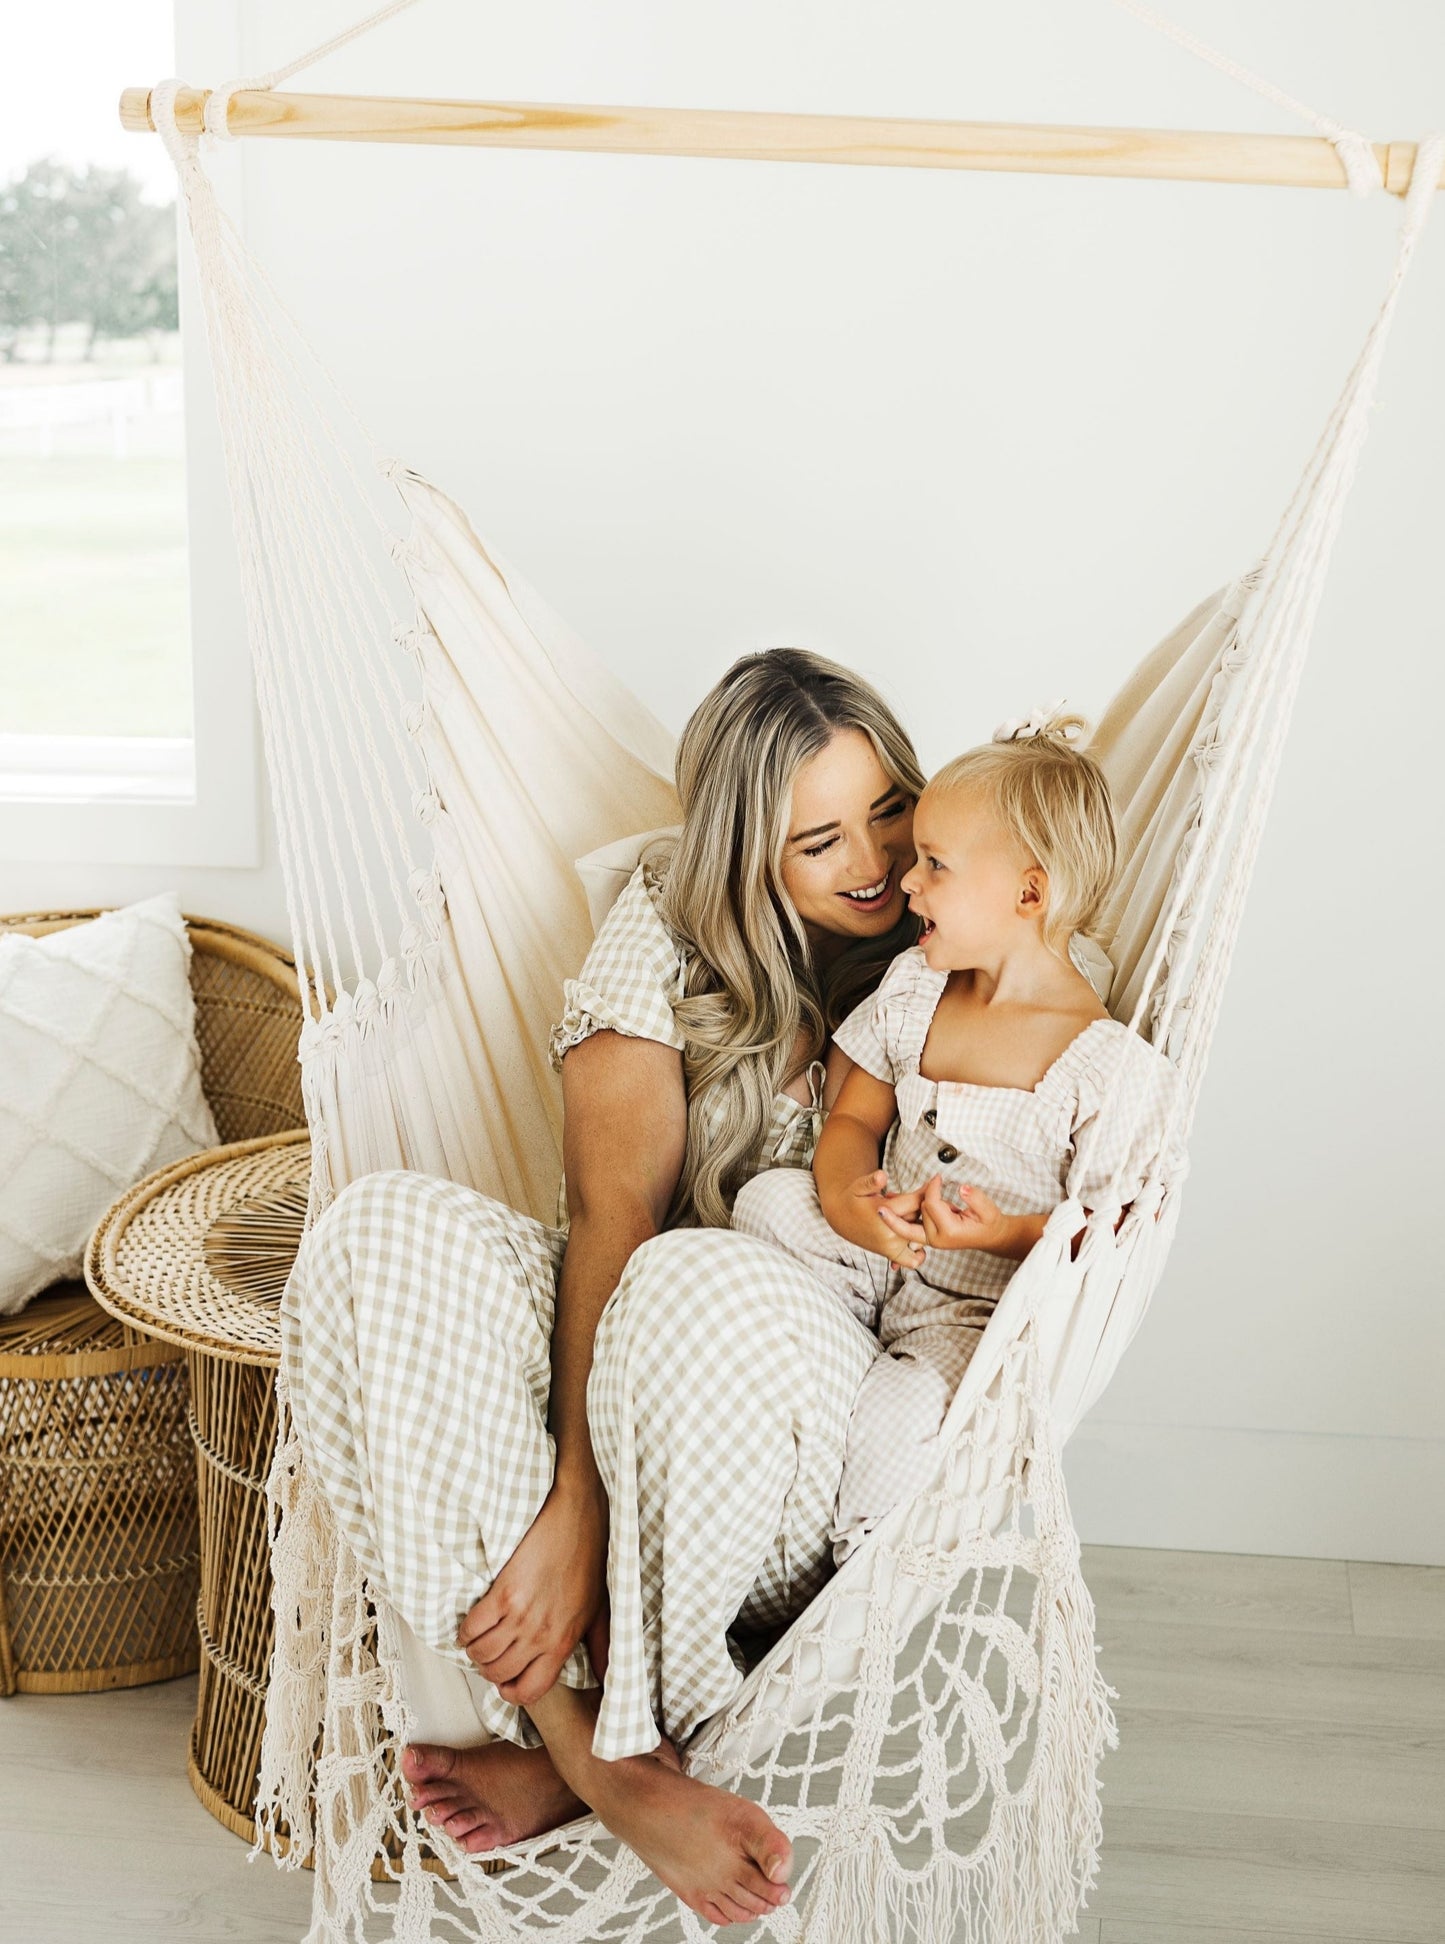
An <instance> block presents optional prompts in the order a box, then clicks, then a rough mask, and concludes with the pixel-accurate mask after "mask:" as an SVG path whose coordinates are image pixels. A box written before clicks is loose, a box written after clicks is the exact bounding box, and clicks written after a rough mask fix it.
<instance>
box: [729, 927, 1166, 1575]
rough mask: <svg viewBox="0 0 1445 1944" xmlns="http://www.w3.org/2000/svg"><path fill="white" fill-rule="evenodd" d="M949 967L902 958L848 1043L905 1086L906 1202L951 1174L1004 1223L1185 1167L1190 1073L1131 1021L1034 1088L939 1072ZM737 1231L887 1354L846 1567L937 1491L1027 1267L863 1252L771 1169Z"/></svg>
mask: <svg viewBox="0 0 1445 1944" xmlns="http://www.w3.org/2000/svg"><path fill="white" fill-rule="evenodd" d="M947 983H948V974H947V973H946V972H939V971H935V970H933V969H932V968H931V967H930V966H929V964H928V962H927V960H926V959H925V957H924V955H923V951H922V949H921V948H920V947H917V946H915V947H914V948H913V949H912V950H910V951H907V952H904V953H902V954H900V956H899V957H898V958H896V959H895V960H894V961H893V963H892V965H890V966H889V968H888V970H887V972H885V973H884V975H883V979H882V982H881V983H880V985H879V987H878V990H877V992H875V993H874V995H873V996H872V998H871V999H867V1000H865V1001H864V1003H863V1004H862V1005H861V1006H859V1007H858V1008H857V1010H856V1011H855V1012H853V1013H851V1014H850V1015H849V1017H848V1018H847V1019H846V1020H844V1022H843V1024H842V1025H841V1026H840V1027H839V1028H838V1031H837V1033H836V1034H835V1036H834V1038H835V1043H836V1044H837V1045H838V1046H839V1047H840V1048H841V1049H842V1051H843V1052H845V1053H846V1054H847V1055H848V1057H849V1058H850V1059H851V1060H853V1061H854V1062H855V1063H856V1064H857V1065H858V1066H861V1067H863V1068H864V1069H865V1070H866V1071H867V1072H869V1073H871V1074H872V1075H873V1076H874V1078H875V1079H878V1080H883V1081H886V1082H887V1083H888V1084H889V1085H890V1086H892V1087H893V1088H894V1090H895V1093H896V1096H897V1101H898V1118H897V1120H896V1121H895V1122H894V1124H893V1127H892V1130H891V1131H890V1133H889V1136H888V1142H887V1146H886V1147H885V1149H884V1154H883V1166H884V1168H885V1169H886V1171H887V1174H888V1184H889V1188H890V1189H891V1190H892V1191H893V1192H895V1193H904V1192H907V1191H908V1190H909V1189H912V1188H919V1187H922V1186H923V1184H924V1183H925V1182H926V1181H928V1180H930V1179H931V1178H932V1176H934V1175H935V1174H937V1175H941V1176H942V1177H943V1182H944V1186H945V1190H946V1189H947V1188H949V1187H951V1186H959V1185H963V1184H965V1183H968V1184H972V1185H973V1186H975V1187H978V1188H981V1189H982V1190H983V1191H984V1193H985V1194H987V1195H989V1196H990V1197H991V1198H992V1199H993V1200H994V1201H995V1202H996V1203H997V1204H998V1207H999V1208H1000V1209H1001V1210H1002V1211H1003V1213H1004V1214H1005V1215H1029V1214H1047V1213H1048V1212H1049V1211H1051V1210H1052V1209H1054V1208H1057V1207H1058V1205H1059V1203H1060V1202H1061V1201H1063V1200H1064V1199H1065V1198H1066V1197H1068V1196H1072V1197H1073V1198H1074V1199H1075V1200H1076V1201H1078V1202H1080V1203H1081V1204H1082V1205H1083V1206H1084V1207H1085V1208H1088V1209H1093V1208H1095V1207H1098V1206H1100V1205H1101V1204H1102V1203H1103V1202H1104V1201H1105V1199H1106V1198H1110V1199H1112V1201H1114V1202H1117V1203H1118V1204H1119V1205H1121V1206H1123V1205H1125V1204H1127V1203H1128V1202H1130V1201H1132V1200H1133V1198H1134V1197H1135V1195H1137V1194H1138V1192H1139V1190H1140V1188H1141V1187H1142V1186H1143V1182H1144V1179H1145V1176H1146V1174H1158V1175H1160V1176H1161V1177H1163V1178H1165V1179H1168V1180H1171V1181H1177V1180H1178V1179H1180V1178H1181V1176H1182V1174H1183V1171H1184V1166H1185V1163H1184V1157H1183V1150H1182V1146H1181V1144H1180V1142H1179V1141H1178V1139H1177V1137H1174V1138H1171V1139H1169V1141H1168V1143H1167V1152H1166V1153H1163V1154H1161V1149H1163V1148H1164V1147H1165V1144H1166V1135H1167V1133H1168V1131H1169V1123H1170V1119H1171V1108H1172V1105H1173V1102H1174V1099H1175V1096H1176V1093H1177V1084H1178V1083H1177V1076H1176V1075H1175V1072H1174V1069H1173V1067H1172V1066H1171V1065H1170V1064H1169V1062H1168V1061H1167V1060H1166V1059H1165V1058H1164V1057H1163V1056H1162V1055H1161V1054H1159V1053H1156V1052H1155V1050H1154V1048H1153V1047H1152V1046H1150V1045H1149V1044H1148V1043H1147V1042H1146V1041H1144V1040H1142V1039H1140V1038H1139V1036H1138V1035H1137V1034H1136V1033H1131V1032H1130V1031H1129V1029H1128V1028H1127V1027H1126V1026H1121V1025H1120V1024H1119V1023H1118V1021H1117V1020H1113V1019H1099V1020H1095V1021H1094V1022H1093V1023H1092V1024H1091V1025H1089V1026H1086V1027H1085V1028H1084V1030H1083V1031H1082V1032H1081V1033H1079V1034H1078V1035H1077V1037H1076V1038H1075V1039H1074V1040H1072V1041H1071V1042H1070V1044H1069V1045H1068V1046H1067V1047H1066V1048H1065V1049H1064V1051H1063V1052H1062V1053H1061V1054H1060V1055H1059V1057H1058V1059H1056V1060H1055V1061H1054V1063H1053V1065H1052V1066H1051V1067H1050V1068H1049V1070H1048V1072H1047V1073H1045V1074H1044V1076H1043V1078H1042V1079H1041V1080H1040V1081H1039V1082H1038V1084H1037V1086H1035V1087H1033V1088H1023V1087H995V1086H979V1085H975V1084H973V1083H970V1082H964V1081H954V1080H929V1079H927V1078H925V1076H924V1075H923V1074H922V1073H921V1072H920V1071H919V1063H920V1061H921V1059H922V1056H923V1047H924V1042H925V1040H926V1039H927V1038H928V1029H929V1026H930V1025H931V1023H932V1020H933V1015H934V1012H935V1011H936V1010H937V1007H938V1002H939V1000H940V999H941V998H942V996H943V991H944V988H945V986H946V985H947ZM733 1224H734V1227H735V1228H737V1229H740V1230H742V1231H743V1232H745V1233H747V1234H749V1235H753V1236H756V1237H757V1238H758V1239H759V1240H762V1241H768V1242H771V1243H773V1244H774V1245H775V1246H776V1247H778V1248H781V1249H784V1250H786V1251H787V1252H788V1253H789V1254H790V1255H792V1256H794V1257H795V1258H796V1259H797V1260H798V1261H799V1262H802V1263H804V1264H806V1265H807V1267H808V1268H809V1269H810V1270H811V1271H812V1272H813V1274H814V1275H816V1276H817V1277H818V1278H819V1280H820V1281H821V1282H823V1283H825V1284H826V1285H827V1286H828V1288H830V1289H831V1290H832V1291H833V1292H834V1294H835V1296H836V1297H838V1298H839V1299H841V1302H842V1304H843V1305H844V1307H846V1309H847V1310H848V1312H849V1314H850V1315H853V1316H855V1317H857V1318H858V1320H859V1321H860V1322H862V1323H863V1324H865V1325H866V1326H868V1327H870V1328H876V1329H877V1332H878V1337H879V1341H880V1342H881V1344H882V1345H883V1347H884V1349H885V1350H886V1351H887V1353H888V1354H887V1355H886V1356H883V1357H880V1358H878V1360H877V1361H876V1363H875V1364H874V1365H873V1366H872V1368H871V1369H870V1370H869V1372H868V1374H867V1376H866V1377H865V1378H864V1380H863V1383H862V1385H861V1387H860V1389H859V1392H858V1397H857V1402H856V1403H855V1405H854V1409H853V1420H852V1423H851V1425H850V1427H849V1431H848V1449H847V1457H846V1462H845V1464H844V1469H843V1477H842V1480H841V1483H840V1486H839V1493H838V1506H837V1512H836V1516H835V1521H834V1528H833V1533H832V1538H833V1544H834V1551H835V1555H836V1557H837V1558H838V1559H839V1560H842V1559H845V1558H846V1557H847V1555H848V1554H849V1553H850V1552H851V1551H852V1550H853V1548H854V1547H855V1546H856V1545H857V1544H858V1542H859V1540H860V1539H861V1538H862V1537H863V1535H864V1534H865V1533H866V1532H868V1531H869V1530H870V1529H871V1528H872V1527H873V1526H874V1525H876V1524H877V1522H878V1520H879V1519H880V1518H882V1517H883V1515H884V1514H885V1513H886V1512H888V1511H889V1510H891V1508H892V1507H893V1506H895V1505H897V1504H899V1503H900V1502H901V1501H902V1500H903V1499H905V1498H909V1497H911V1496H912V1495H913V1493H914V1492H916V1491H918V1490H919V1489H921V1488H922V1486H924V1485H925V1484H926V1483H927V1482H928V1479H929V1477H930V1475H931V1474H932V1472H933V1469H934V1466H935V1464H936V1461H937V1457H938V1446H937V1439H938V1433H939V1430H940V1428H941V1426H942V1423H943V1418H944V1415H945V1413H946V1412H947V1410H948V1406H949V1404H950V1402H951V1401H952V1398H953V1394H954V1392H955V1391H956V1390H957V1389H958V1386H959V1383H960V1381H961V1380H962V1377H963V1373H964V1371H965V1370H966V1369H967V1368H968V1364H969V1359H970V1358H971V1357H972V1355H973V1353H974V1351H975V1349H976V1348H977V1347H978V1342H979V1339H980V1337H981V1336H982V1334H983V1330H984V1326H985V1325H986V1324H987V1322H988V1319H989V1317H990V1316H991V1315H992V1314H993V1310H994V1305H995V1304H996V1303H997V1301H998V1299H999V1297H1000V1295H1001V1294H1002V1293H1003V1291H1004V1289H1005V1288H1006V1287H1007V1286H1008V1282H1009V1279H1010V1278H1011V1277H1012V1275H1013V1273H1014V1271H1015V1269H1016V1268H1017V1266H1018V1265H1017V1264H1016V1263H1014V1262H1012V1261H1009V1260H1008V1259H1006V1258H1005V1257H1003V1256H997V1255H990V1254H987V1253H986V1252H985V1251H983V1250H981V1249H930V1250H929V1251H928V1253H927V1255H926V1256H925V1258H924V1261H923V1265H922V1267H921V1268H919V1269H900V1268H898V1267H896V1266H895V1265H894V1264H893V1263H891V1262H890V1261H889V1260H888V1259H887V1258H886V1257H885V1256H880V1255H874V1254H873V1253H872V1252H871V1251H869V1250H867V1249H860V1248H857V1247H856V1246H855V1245H854V1244H853V1243H851V1242H846V1241H844V1239H843V1238H842V1236H840V1235H838V1234H837V1233H836V1232H835V1231H834V1230H833V1229H832V1228H831V1227H830V1226H829V1224H828V1222H827V1220H826V1218H825V1217H824V1215H823V1211H822V1209H821V1207H820V1206H819V1203H818V1190H817V1186H816V1184H815V1183H814V1180H813V1177H812V1174H811V1172H809V1173H803V1172H801V1171H800V1170H798V1169H796V1168H794V1169H790V1170H789V1171H787V1172H786V1173H783V1172H780V1171H774V1172H770V1173H767V1174H760V1175H758V1176H755V1177H754V1179H753V1180H752V1181H750V1182H748V1183H747V1184H746V1185H745V1186H744V1188H743V1190H742V1192H741V1193H740V1194H739V1196H738V1199H737V1205H736V1207H735V1209H734V1211H733Z"/></svg>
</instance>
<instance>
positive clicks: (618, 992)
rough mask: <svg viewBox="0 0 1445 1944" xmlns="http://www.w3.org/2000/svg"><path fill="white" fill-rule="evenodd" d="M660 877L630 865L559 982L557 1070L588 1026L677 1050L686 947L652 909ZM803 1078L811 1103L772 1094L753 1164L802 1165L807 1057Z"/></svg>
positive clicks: (809, 1124)
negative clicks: (588, 943) (581, 956)
mask: <svg viewBox="0 0 1445 1944" xmlns="http://www.w3.org/2000/svg"><path fill="white" fill-rule="evenodd" d="M664 877H665V871H664V869H663V867H661V866H659V865H656V864H642V865H639V866H638V868H637V870H636V871H634V872H633V874H632V877H631V880H630V881H629V883H628V884H627V886H626V887H625V889H624V890H623V891H622V892H621V893H620V894H619V896H618V898H617V901H616V903H615V904H614V905H613V907H612V909H611V910H610V911H609V912H608V914H607V917H606V918H605V919H604V920H603V923H602V926H601V929H600V930H599V931H598V933H597V937H596V939H595V940H594V941H593V945H592V949H591V951H590V952H589V953H588V954H587V957H586V960H585V961H584V963H583V966H582V970H581V971H580V972H579V973H578V975H577V977H576V978H575V979H569V980H568V981H567V983H566V986H565V987H564V996H563V1013H562V1018H561V1019H560V1020H559V1022H558V1023H557V1025H556V1026H555V1027H553V1029H552V1040H551V1047H550V1051H551V1057H552V1064H553V1066H554V1067H556V1068H557V1069H558V1070H559V1071H560V1069H561V1065H562V1060H563V1056H564V1055H565V1054H566V1053H567V1052H569V1051H570V1049H571V1048H572V1047H574V1046H576V1045H578V1044H579V1043H580V1042H581V1041H582V1040H584V1039H586V1038H588V1036H589V1035H590V1034H592V1033H600V1032H611V1033H624V1034H626V1035H627V1036H628V1037H629V1038H632V1039H650V1040H656V1041H657V1042H658V1043H659V1044H660V1045H662V1046H671V1047H675V1048H676V1049H677V1050H678V1051H679V1052H681V1051H682V1048H683V1046H684V1045H685V1044H686V1042H685V1040H684V1037H683V1034H682V1031H681V1029H680V1027H679V1026H678V1023H677V1019H676V1017H675V1015H674V1012H673V1008H674V1007H675V1006H676V1005H677V1003H678V1001H679V1000H680V999H681V998H682V996H683V982H684V979H685V976H686V972H687V954H686V952H685V951H684V949H683V947H682V946H681V945H680V944H679V943H678V942H677V940H676V939H675V938H674V937H673V935H672V933H671V932H670V931H669V930H668V928H667V926H666V924H664V922H663V919H662V914H661V911H660V910H659V908H658V899H659V897H660V894H661V891H662V885H663V881H664ZM808 1078H809V1082H810V1085H811V1089H812V1102H811V1104H808V1103H805V1102H803V1101H800V1100H794V1099H792V1097H791V1096H790V1095H788V1094H778V1095H776V1096H775V1098H774V1101H773V1116H772V1121H771V1123H770V1124H769V1127H768V1130H767V1133H766V1135H765V1136H764V1138H763V1143H762V1146H761V1148H760V1149H759V1152H758V1159H757V1165H758V1167H759V1168H806V1167H807V1165H808V1163H809V1162H810V1161H811V1159H812V1157H813V1148H814V1146H815V1145H816V1143H817V1139H818V1127H819V1121H820V1103H821V1100H822V1092H821V1083H822V1068H821V1066H819V1065H816V1064H815V1065H814V1067H813V1068H811V1069H810V1070H809V1075H808ZM720 1113H721V1109H720V1108H719V1115H720ZM706 1131H707V1130H706V1128H704V1129H703V1133H704V1134H705V1133H706Z"/></svg>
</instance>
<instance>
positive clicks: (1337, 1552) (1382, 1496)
mask: <svg viewBox="0 0 1445 1944" xmlns="http://www.w3.org/2000/svg"><path fill="white" fill-rule="evenodd" d="M1065 1470H1066V1473H1067V1476H1068V1486H1069V1497H1070V1500H1071V1502H1072V1505H1073V1509H1074V1517H1075V1520H1076V1522H1077V1524H1078V1528H1079V1532H1080V1535H1081V1536H1082V1538H1083V1539H1084V1541H1085V1543H1086V1544H1091V1545H1102V1546H1155V1547H1163V1548H1167V1549H1170V1550H1174V1551H1179V1552H1239V1553H1279V1554H1283V1555H1285V1556H1286V1557H1291V1558H1298V1559H1371V1560H1389V1561H1395V1562H1398V1563H1400V1564H1403V1565H1414V1566H1441V1565H1445V1438H1372V1437H1348V1436H1335V1435H1332V1434H1320V1433H1314V1432H1292V1431H1248V1430H1237V1429H1231V1428H1227V1427H1218V1428H1217V1427H1200V1426H1192V1425H1182V1426H1180V1425H1162V1424H1126V1423H1115V1422H1111V1421H1110V1420H1108V1419H1107V1418H1104V1419H1100V1418H1089V1419H1087V1420H1086V1421H1085V1422H1084V1423H1083V1424H1081V1425H1080V1426H1079V1428H1078V1430H1077V1431H1076V1432H1075V1433H1074V1436H1073V1438H1072V1439H1071V1440H1070V1442H1069V1446H1068V1451H1067V1453H1066V1455H1065Z"/></svg>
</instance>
